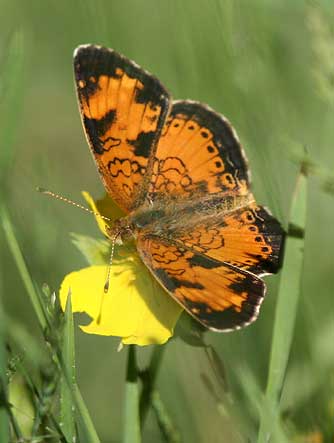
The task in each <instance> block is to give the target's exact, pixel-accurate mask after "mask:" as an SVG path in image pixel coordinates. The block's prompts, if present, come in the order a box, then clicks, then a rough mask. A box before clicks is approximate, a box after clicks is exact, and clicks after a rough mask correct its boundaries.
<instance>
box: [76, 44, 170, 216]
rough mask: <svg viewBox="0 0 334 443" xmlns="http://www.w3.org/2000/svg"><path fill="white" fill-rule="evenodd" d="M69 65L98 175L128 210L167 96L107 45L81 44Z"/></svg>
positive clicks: (155, 82) (162, 118) (154, 81)
mask: <svg viewBox="0 0 334 443" xmlns="http://www.w3.org/2000/svg"><path fill="white" fill-rule="evenodd" d="M74 70H75V80H76V85H77V94H78V99H79V103H80V109H81V116H82V121H83V125H84V128H85V131H86V134H87V138H88V141H89V144H90V147H91V150H92V153H93V155H94V158H95V160H96V163H97V165H98V168H99V171H100V174H101V177H102V180H103V182H104V185H105V187H106V190H107V192H108V193H109V194H110V195H111V197H112V198H113V199H114V200H115V201H116V202H117V203H118V205H119V206H120V207H121V208H122V209H123V210H125V211H126V212H129V211H131V209H133V208H134V207H135V206H139V204H140V202H139V201H138V195H139V194H141V192H140V190H141V187H142V186H143V183H144V177H145V176H146V172H147V168H148V167H149V163H150V159H153V156H154V150H155V144H156V142H157V140H158V139H159V136H160V133H161V130H162V127H163V124H164V122H165V118H166V115H167V112H168V106H169V95H168V93H167V91H166V90H165V88H164V87H163V86H162V85H161V83H160V82H159V80H157V79H156V78H155V77H153V76H152V75H150V74H148V73H147V72H146V71H144V70H142V69H141V68H139V67H138V66H137V65H136V64H134V63H133V62H132V61H130V60H128V59H127V58H125V57H123V56H121V55H120V54H118V53H117V52H115V51H113V50H110V49H106V48H101V47H97V46H92V45H87V46H80V47H79V48H78V49H77V50H76V52H75V56H74ZM151 161H152V160H151Z"/></svg>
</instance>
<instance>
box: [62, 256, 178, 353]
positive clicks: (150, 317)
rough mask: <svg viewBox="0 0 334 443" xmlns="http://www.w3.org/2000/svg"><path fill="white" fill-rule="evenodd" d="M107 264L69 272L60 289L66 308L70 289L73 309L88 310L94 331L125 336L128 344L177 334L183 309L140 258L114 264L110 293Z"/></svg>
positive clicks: (163, 339)
mask: <svg viewBox="0 0 334 443" xmlns="http://www.w3.org/2000/svg"><path fill="white" fill-rule="evenodd" d="M106 276H107V266H91V267H88V268H84V269H82V270H80V271H78V272H72V273H71V274H68V275H67V276H66V277H65V279H64V281H63V283H62V285H61V288H60V300H61V305H62V308H63V309H64V308H65V305H66V299H67V295H68V293H69V291H70V293H71V297H72V307H73V312H86V313H87V314H88V315H89V316H90V317H91V318H92V322H91V323H90V324H89V325H88V326H81V328H82V330H83V331H84V332H87V333H90V334H100V335H113V336H119V337H122V341H123V343H125V344H138V345H141V346H142V345H149V344H162V343H165V342H166V341H167V340H168V338H169V337H171V335H172V334H173V329H174V326H175V324H176V321H177V319H178V317H179V315H180V313H181V311H182V308H181V307H180V306H179V305H178V304H177V303H176V302H175V301H174V300H173V299H172V298H171V297H170V296H169V295H168V294H167V293H166V292H165V291H164V290H163V289H162V288H161V287H160V286H159V284H158V283H157V282H156V281H155V280H153V279H152V276H151V275H150V273H149V271H148V270H147V269H146V267H145V266H144V265H143V264H142V263H141V262H140V260H139V258H136V257H129V258H128V259H127V260H125V261H124V262H122V263H117V264H114V265H112V267H111V274H110V286H109V291H108V293H106V294H105V293H104V291H103V287H104V283H105V280H106Z"/></svg>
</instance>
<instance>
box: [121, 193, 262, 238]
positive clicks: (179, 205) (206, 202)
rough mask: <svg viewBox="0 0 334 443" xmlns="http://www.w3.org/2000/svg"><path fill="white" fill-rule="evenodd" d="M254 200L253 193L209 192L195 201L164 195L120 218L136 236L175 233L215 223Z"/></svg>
mask: <svg viewBox="0 0 334 443" xmlns="http://www.w3.org/2000/svg"><path fill="white" fill-rule="evenodd" d="M252 201H254V197H253V195H252V194H250V193H249V194H248V195H233V194H225V195H223V196H222V195H217V196H208V197H203V198H202V199H200V200H193V201H192V200H191V201H189V200H188V201H182V200H179V201H176V200H171V199H167V200H166V199H164V200H158V201H156V202H153V203H151V204H149V205H147V206H144V207H142V208H139V209H137V210H136V211H134V212H133V213H132V214H130V215H129V216H128V217H126V218H124V219H121V220H119V222H120V223H121V229H122V231H124V233H126V232H129V231H130V232H131V236H133V237H134V238H136V237H137V236H138V235H139V234H141V235H149V236H158V237H165V238H166V237H173V236H175V235H176V234H177V233H178V234H179V233H181V232H184V231H188V230H189V229H191V228H194V227H196V226H199V225H201V224H203V223H205V224H206V225H210V224H214V223H215V222H216V220H217V218H219V219H220V220H221V219H222V217H224V215H227V214H229V213H231V212H233V211H235V210H238V209H240V208H242V207H243V206H245V205H247V204H249V203H250V202H252Z"/></svg>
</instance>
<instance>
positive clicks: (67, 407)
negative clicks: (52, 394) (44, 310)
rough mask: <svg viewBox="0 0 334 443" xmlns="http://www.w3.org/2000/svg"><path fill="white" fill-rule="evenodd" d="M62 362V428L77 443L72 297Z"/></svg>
mask: <svg viewBox="0 0 334 443" xmlns="http://www.w3.org/2000/svg"><path fill="white" fill-rule="evenodd" d="M61 351H62V360H63V362H64V367H63V370H64V371H63V374H62V379H61V390H60V420H61V428H62V430H63V433H64V435H65V437H66V440H67V441H68V442H69V443H75V441H76V432H75V417H74V416H75V407H74V404H73V395H74V390H75V384H76V380H75V350H74V331H73V315H72V305H71V295H70V294H69V296H68V297H67V302H66V309H65V325H64V330H63V340H62V350H61Z"/></svg>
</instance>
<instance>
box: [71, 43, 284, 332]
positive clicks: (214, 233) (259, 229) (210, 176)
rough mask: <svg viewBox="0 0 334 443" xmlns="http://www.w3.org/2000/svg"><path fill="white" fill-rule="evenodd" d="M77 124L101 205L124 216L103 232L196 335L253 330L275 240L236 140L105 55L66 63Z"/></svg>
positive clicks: (84, 49) (274, 257)
mask: <svg viewBox="0 0 334 443" xmlns="http://www.w3.org/2000/svg"><path fill="white" fill-rule="evenodd" d="M74 72H75V81H76V88H77V96H78V102H79V108H80V113H81V118H82V122H83V126H84V130H85V133H86V136H87V140H88V142H89V145H90V149H91V152H92V154H93V157H94V159H95V162H96V164H97V167H98V170H99V173H100V175H101V178H102V181H103V184H104V186H105V189H106V191H107V193H108V194H109V196H110V197H111V198H112V199H113V200H114V201H115V202H116V203H117V204H118V206H119V207H120V208H121V209H122V210H123V211H125V213H126V216H124V217H123V218H121V219H119V220H116V221H115V222H114V223H113V225H112V227H111V228H110V230H109V234H108V235H109V236H110V238H112V239H115V238H116V237H121V238H122V239H123V240H125V239H126V238H129V237H131V238H133V239H134V240H135V243H136V247H137V251H138V253H139V255H140V257H141V259H142V261H143V262H144V264H145V265H146V266H147V267H148V269H149V270H150V272H151V273H152V275H153V276H154V277H155V278H156V279H157V280H158V282H159V283H160V284H161V285H162V286H163V288H165V290H166V291H167V292H168V293H169V294H170V295H171V296H172V297H173V298H174V299H175V300H176V301H177V302H178V303H179V304H181V305H182V306H183V308H184V309H185V310H186V311H187V312H188V313H189V314H190V315H192V316H193V317H194V318H195V319H196V320H198V321H199V322H200V323H201V324H203V325H204V326H206V327H207V328H209V329H211V330H215V331H230V330H234V329H239V328H241V327H243V326H246V325H248V324H250V323H251V322H253V321H254V320H255V319H256V318H257V316H258V312H259V308H260V305H261V303H262V300H263V298H264V295H265V291H266V286H265V283H264V281H263V280H262V278H261V277H262V276H263V275H265V274H271V273H276V272H277V271H278V270H279V268H280V266H281V262H282V255H283V243H284V230H283V229H282V227H281V225H280V223H279V222H278V221H277V220H276V219H275V218H274V217H273V216H272V215H271V214H270V212H269V211H268V210H267V209H266V208H264V207H263V206H260V205H258V204H257V203H256V201H255V199H254V196H253V194H252V192H251V190H250V175H249V170H248V165H247V160H246V157H245V154H244V151H243V149H242V147H241V145H240V142H239V139H238V136H237V134H236V132H235V130H234V129H233V127H232V126H231V124H230V123H229V122H228V120H227V119H226V118H225V117H223V116H222V115H220V114H218V113H216V112H215V111H213V110H212V109H210V108H209V107H208V106H206V105H203V104H201V103H198V102H195V101H190V100H180V101H174V100H172V98H171V95H170V94H169V93H168V91H167V90H166V89H165V87H164V86H163V85H162V84H161V83H160V81H159V80H158V79H157V78H156V77H154V76H153V75H151V74H150V73H148V72H147V71H145V70H143V69H142V68H140V67H139V66H138V65H137V64H136V63H134V62H133V61H131V60H129V59H127V58H126V57H124V56H123V55H121V54H119V53H117V52H116V51H114V50H112V49H108V48H104V47H100V46H94V45H82V46H79V47H78V48H77V49H76V50H75V53H74Z"/></svg>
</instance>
